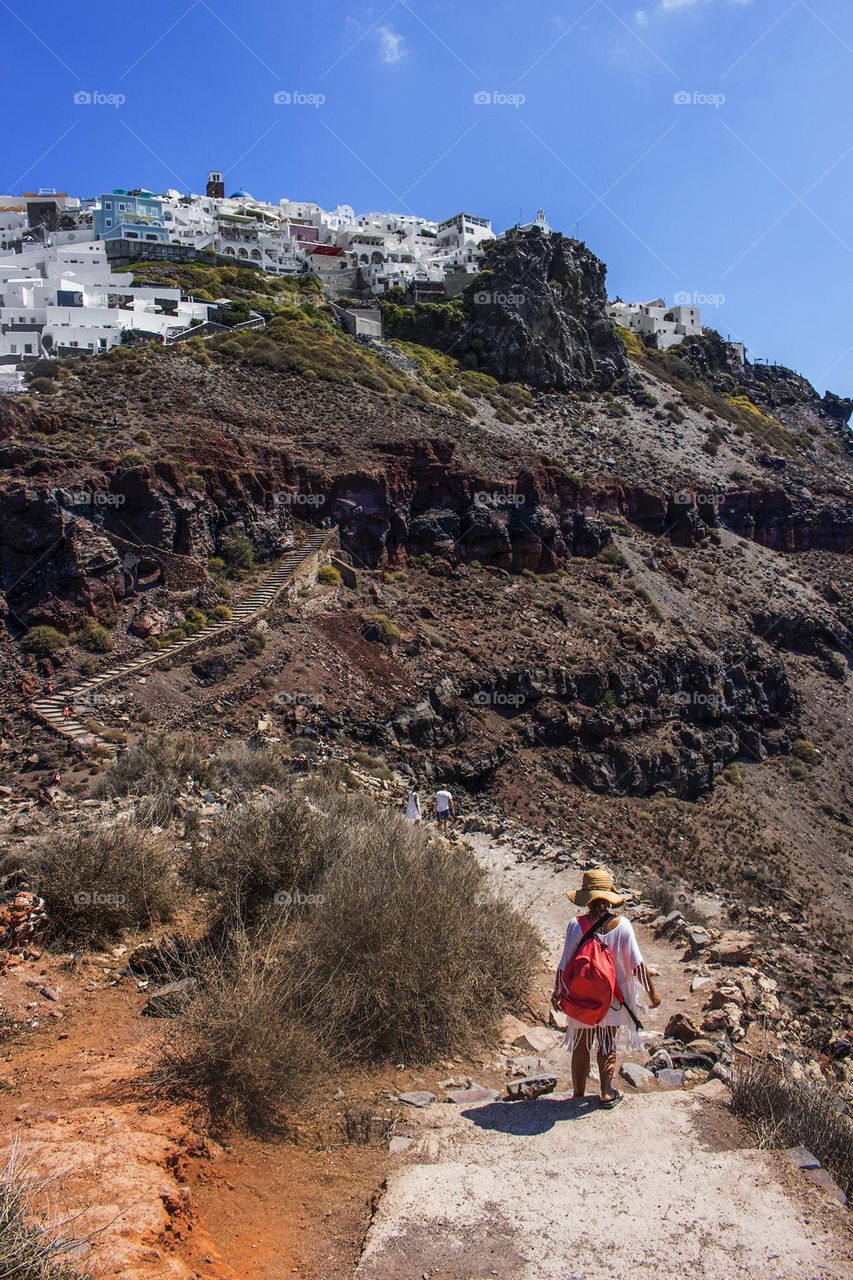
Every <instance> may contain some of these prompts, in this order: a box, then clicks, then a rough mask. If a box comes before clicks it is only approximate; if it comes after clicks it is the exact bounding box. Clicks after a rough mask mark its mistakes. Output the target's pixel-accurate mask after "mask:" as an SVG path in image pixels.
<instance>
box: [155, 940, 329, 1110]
mask: <svg viewBox="0 0 853 1280" xmlns="http://www.w3.org/2000/svg"><path fill="white" fill-rule="evenodd" d="M197 972H198V977H199V980H200V992H199V995H198V996H197V997H196V999H195V1000H194V1001H193V1002H192V1004H191V1005H190V1006H189V1009H188V1010H187V1011H186V1013H185V1014H184V1015H183V1016H182V1017H181V1018H179V1019H176V1020H175V1021H174V1022H173V1023H171V1024H170V1026H169V1028H168V1030H167V1031H166V1033H165V1036H164V1039H163V1041H162V1043H161V1046H160V1049H159V1055H158V1061H157V1064H156V1066H155V1068H154V1072H153V1083H154V1085H155V1087H156V1088H157V1090H158V1091H161V1092H165V1093H167V1094H168V1095H169V1096H170V1097H173V1098H179V1099H182V1100H184V1101H188V1102H190V1103H194V1104H198V1105H201V1106H203V1107H204V1109H205V1110H206V1111H207V1113H208V1114H209V1115H210V1116H211V1117H212V1119H213V1120H214V1122H215V1123H216V1124H217V1125H218V1126H220V1127H222V1128H226V1127H228V1126H230V1125H233V1124H242V1125H246V1126H247V1127H249V1128H251V1129H257V1130H262V1129H273V1130H280V1129H283V1128H285V1127H286V1125H287V1115H288V1112H289V1110H290V1109H291V1108H292V1107H293V1106H294V1105H296V1104H298V1103H299V1102H301V1101H303V1099H304V1098H305V1097H306V1096H307V1095H308V1094H310V1092H311V1091H312V1088H313V1086H314V1085H315V1083H316V1082H317V1080H318V1079H319V1078H320V1077H321V1076H322V1074H323V1070H324V1068H325V1066H326V1062H325V1055H324V1052H323V1050H322V1047H321V1046H322V1043H323V1036H322V1032H321V1031H319V1032H318V1031H317V1030H315V1029H312V1027H311V1026H310V1025H309V1021H308V1017H307V1015H306V1012H305V1010H306V1009H309V1008H310V1007H311V1004H312V1001H313V999H315V998H316V996H317V994H318V987H317V984H316V982H315V981H314V975H313V974H312V973H311V971H310V968H309V967H307V966H306V965H305V964H304V963H302V961H301V960H300V959H299V958H298V957H296V956H294V955H293V953H292V951H291V950H290V948H289V946H288V940H287V936H286V934H285V932H284V931H283V929H282V927H281V925H280V924H279V925H278V926H275V927H273V928H271V929H268V930H265V931H264V932H262V933H255V934H253V935H252V936H249V935H248V934H247V933H245V932H244V931H242V930H239V929H234V930H232V931H231V933H230V934H229V935H228V938H227V941H226V942H225V943H224V945H221V946H219V947H216V948H210V949H209V950H208V951H207V952H206V953H205V954H203V955H202V957H201V961H200V964H199V967H198V970H197Z"/></svg>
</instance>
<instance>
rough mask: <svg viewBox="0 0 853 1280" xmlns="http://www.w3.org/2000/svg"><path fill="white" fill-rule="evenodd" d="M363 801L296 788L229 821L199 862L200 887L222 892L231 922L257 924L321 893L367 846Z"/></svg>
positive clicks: (201, 851) (369, 810) (196, 863)
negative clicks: (339, 865)
mask: <svg viewBox="0 0 853 1280" xmlns="http://www.w3.org/2000/svg"><path fill="white" fill-rule="evenodd" d="M375 812H376V811H375V809H373V807H372V806H368V808H367V809H366V808H365V804H364V802H363V800H361V799H360V798H359V797H354V796H342V795H338V794H336V793H335V792H334V791H332V790H331V788H327V787H323V786H317V785H315V786H313V787H312V788H311V792H310V794H309V793H308V792H307V791H306V790H305V789H304V788H300V787H297V786H296V785H295V784H290V785H289V786H287V787H286V788H284V789H283V790H282V792H281V794H280V795H279V796H277V797H274V798H273V797H264V798H262V799H256V800H253V801H250V802H248V803H246V804H244V805H241V806H239V807H238V808H236V809H234V810H232V811H231V812H230V813H228V814H226V815H225V817H224V818H223V819H222V820H221V821H220V822H219V823H218V825H217V827H216V828H215V830H214V832H213V835H212V839H211V842H210V844H209V845H207V846H206V847H203V848H201V849H199V851H198V852H197V854H196V857H195V859H194V875H195V878H196V882H197V883H198V884H199V885H200V886H202V887H204V888H209V889H213V890H215V891H216V893H217V894H218V897H219V903H220V907H221V909H222V910H223V911H224V912H225V914H226V915H227V916H228V918H232V919H236V920H237V921H240V922H241V923H248V924H253V923H255V922H257V921H258V920H259V919H261V918H262V917H263V916H264V915H265V913H267V912H269V911H271V910H275V909H277V908H279V907H281V906H282V905H292V904H293V903H295V902H296V901H297V899H298V897H299V896H300V895H313V894H315V893H316V892H317V890H318V886H319V883H320V879H321V877H322V875H323V872H324V871H325V869H326V867H327V866H329V865H331V864H332V863H334V862H336V861H337V860H338V859H339V858H340V857H341V856H342V854H343V853H344V852H345V851H346V850H348V849H349V848H350V846H351V845H352V844H353V843H356V842H357V841H358V840H359V838H360V834H359V833H360V830H361V827H362V825H363V824H364V823H365V821H366V817H365V815H366V814H367V815H368V816H369V817H370V818H372V819H373V820H374V821H375Z"/></svg>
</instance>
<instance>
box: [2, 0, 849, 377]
mask: <svg viewBox="0 0 853 1280" xmlns="http://www.w3.org/2000/svg"><path fill="white" fill-rule="evenodd" d="M125 12H126V13H127V14H128V17H127V19H125V17H124V13H125ZM851 81H853V4H851V3H850V0H563V3H560V2H559V0H492V3H491V4H485V3H482V2H481V3H472V2H471V0H395V2H391V3H388V4H386V3H384V2H383V0H378V2H377V3H375V4H369V3H365V4H361V3H357V2H355V0H312V3H310V4H308V3H304V2H302V3H295V2H294V3H291V0H240V2H239V3H237V4H234V3H231V4H226V3H225V0H148V2H147V3H146V4H145V5H143V6H131V7H128V8H127V9H126V10H125V9H124V8H123V6H117V5H101V6H93V5H74V4H68V3H66V2H65V0H63V3H61V4H60V3H58V2H57V0H43V2H42V3H41V4H40V5H31V4H25V3H24V0H0V107H2V118H3V120H4V122H5V126H6V127H5V128H4V139H3V147H2V149H0V191H2V192H3V193H11V194H17V193H18V192H20V191H21V190H23V189H26V190H31V189H35V188H37V187H39V186H53V187H56V188H57V189H60V190H68V191H70V192H72V193H74V194H79V195H90V194H93V193H95V192H100V191H101V190H104V189H107V190H108V189H110V188H112V187H114V186H137V185H139V186H147V187H150V188H152V189H153V190H161V189H163V188H165V187H168V186H175V187H178V188H181V189H184V190H196V191H199V190H201V189H202V188H203V184H204V180H205V176H206V172H207V170H208V168H222V169H224V170H225V172H226V184H227V189H228V190H229V191H232V190H236V189H237V188H243V189H245V190H248V191H251V192H252V193H253V194H254V195H256V196H258V197H261V198H265V199H271V200H277V199H278V198H279V197H280V196H290V197H292V198H298V199H312V200H317V201H318V202H320V203H321V204H323V205H325V206H327V207H328V206H334V205H336V204H338V203H350V204H353V205H354V206H355V207H356V209H358V210H366V209H394V210H409V211H412V212H416V213H419V214H423V215H425V216H427V217H433V218H441V217H446V216H448V215H450V214H452V213H455V212H457V211H458V210H460V209H462V208H465V209H467V210H469V211H471V212H474V213H482V214H485V215H487V216H490V217H491V218H492V219H493V221H494V223H495V226H496V227H497V228H498V229H502V228H503V227H505V226H507V225H510V224H512V223H514V222H516V221H518V219H519V216H520V215H521V216H523V217H524V219H525V220H526V219H528V218H532V217H533V216H534V215H535V213H536V210H537V208H539V207H540V206H541V207H543V208H544V209H545V211H546V213H547V214H548V216H549V218H550V219H551V222H552V223H553V224H554V225H555V226H556V227H558V228H559V229H561V230H564V231H567V232H570V233H574V231H575V228H576V225H577V224H578V223H579V226H580V235H581V237H582V238H583V239H584V240H586V241H587V243H588V244H589V245H590V246H591V248H592V249H593V250H594V252H595V253H597V254H598V255H599V256H600V257H601V258H603V259H604V261H605V262H606V263H607V265H608V284H609V289H610V292H611V294H612V295H615V294H617V293H618V294H620V295H621V296H622V297H624V298H626V299H629V298H630V299H636V298H651V297H656V296H663V297H666V298H667V299H672V298H673V297H674V296H675V295H676V294H679V293H683V294H689V295H690V296H691V298H692V297H694V296H695V297H696V298H697V300H698V301H699V302H700V303H702V304H703V306H704V316H705V320H706V323H709V324H712V325H713V326H714V327H716V328H718V329H720V330H721V332H723V333H724V334H731V335H732V336H733V337H738V338H741V339H742V340H744V341H745V342H746V343H747V345H748V346H749V349H750V352H751V354H752V355H753V356H760V357H764V358H768V359H770V360H778V361H779V362H781V363H785V364H788V365H790V366H792V367H793V368H796V369H798V370H800V371H801V372H803V373H805V374H806V375H807V376H808V377H810V378H811V379H812V380H813V381H814V382H815V383H816V385H817V386H818V387H819V388H820V389H821V390H824V389H826V388H827V387H828V388H830V389H833V390H836V391H838V392H842V393H845V394H847V395H851V396H853V324H851V320H850V315H851V310H850V303H849V299H850V297H851V295H853V224H851V218H850V203H851V202H850V194H851V186H853V134H851V130H850V118H851V113H850V93H849V86H850V83H851ZM276 94H278V95H279V97H281V95H285V96H287V95H289V96H290V99H291V100H290V102H286V101H285V102H281V101H279V102H276V99H275V95H276ZM478 94H479V95H480V100H479V101H478V100H477V97H476V95H478ZM80 95H83V96H84V97H85V96H86V95H89V96H90V97H92V96H94V95H101V96H102V97H104V96H105V97H107V98H111V99H112V102H108V101H89V102H86V101H83V102H81V101H79V97H80ZM484 95H485V97H486V98H487V99H489V100H487V101H483V100H482V98H483V96H484ZM676 95H681V97H680V98H677V97H676ZM75 96H76V98H77V99H78V100H76V101H75Z"/></svg>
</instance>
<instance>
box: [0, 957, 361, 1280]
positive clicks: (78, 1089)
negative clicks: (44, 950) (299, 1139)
mask: <svg viewBox="0 0 853 1280" xmlns="http://www.w3.org/2000/svg"><path fill="white" fill-rule="evenodd" d="M61 963H62V962H61V961H58V960H57V959H55V958H50V959H48V958H46V960H45V961H40V962H38V963H36V964H30V965H27V966H25V968H23V969H21V970H20V971H18V973H10V974H8V975H6V976H4V977H3V978H2V979H0V984H2V987H3V991H2V993H0V995H1V996H2V999H3V1002H4V1003H7V1002H9V1003H12V1004H13V1005H16V1006H17V1008H18V1009H20V1005H21V999H22V997H23V995H24V993H26V995H28V996H30V997H31V998H32V1000H34V1001H35V1002H36V1003H37V1006H38V1007H37V1008H36V1009H34V1010H30V1016H31V1017H35V1016H36V1015H38V1020H39V1023H40V1025H39V1026H38V1027H37V1028H35V1029H33V1030H31V1031H29V1032H27V1033H25V1035H24V1036H23V1038H22V1039H20V1040H19V1041H18V1042H17V1043H14V1044H12V1045H7V1046H6V1054H5V1055H4V1056H5V1061H4V1063H3V1068H2V1078H0V1134H2V1143H3V1146H4V1147H5V1146H6V1144H7V1143H9V1142H13V1141H16V1140H17V1143H18V1145H19V1147H20V1148H21V1149H22V1154H25V1155H29V1156H30V1157H31V1158H32V1159H33V1160H34V1162H35V1163H37V1165H38V1166H39V1168H40V1170H41V1171H43V1172H46V1173H48V1174H50V1175H51V1176H52V1181H51V1184H50V1188H49V1192H50V1200H51V1208H52V1210H53V1211H54V1212H55V1213H56V1214H57V1215H58V1216H60V1217H61V1216H65V1215H77V1214H80V1213H81V1211H82V1217H80V1218H79V1219H78V1220H75V1222H74V1227H73V1230H74V1234H75V1235H83V1234H86V1233H88V1232H90V1231H94V1232H96V1233H97V1234H96V1235H95V1237H94V1238H93V1241H92V1248H91V1251H90V1252H89V1253H87V1254H86V1255H85V1257H84V1258H82V1259H81V1261H83V1262H86V1263H90V1264H92V1265H96V1269H97V1271H98V1273H99V1274H102V1275H105V1276H109V1275H117V1276H121V1277H122V1280H155V1278H156V1280H162V1278H164V1277H168V1278H169V1280H189V1278H190V1277H204V1280H236V1278H237V1277H240V1280H263V1278H266V1277H269V1278H272V1277H279V1276H284V1275H289V1274H291V1273H292V1274H294V1275H298V1276H301V1277H305V1278H306V1280H314V1278H315V1277H316V1278H317V1280H319V1277H323V1280H326V1278H327V1277H328V1278H329V1280H334V1278H335V1277H338V1276H340V1277H343V1276H351V1275H352V1273H353V1270H354V1268H355V1265H356V1260H357V1258H358V1255H359V1252H360V1249H361V1244H362V1240H363V1237H364V1232H365V1231H366V1228H367V1223H368V1219H369V1216H370V1205H371V1201H372V1198H373V1195H374V1192H375V1190H376V1188H377V1187H378V1185H379V1183H380V1182H381V1180H382V1177H383V1173H384V1162H385V1158H386V1153H385V1151H384V1150H383V1149H378V1148H375V1147H374V1148H368V1149H363V1148H355V1149H353V1148H339V1149H337V1150H334V1149H333V1150H331V1151H317V1150H313V1149H309V1148H307V1147H302V1146H293V1145H286V1144H284V1143H275V1144H266V1145H265V1144H261V1143H257V1142H254V1141H252V1140H250V1139H246V1138H238V1139H236V1140H235V1141H234V1142H233V1143H232V1144H229V1146H228V1149H227V1150H223V1148H221V1147H220V1146H218V1145H217V1144H216V1143H213V1142H211V1141H209V1140H207V1139H205V1138H204V1137H202V1136H201V1135H200V1134H199V1133H198V1132H196V1131H195V1129H194V1127H193V1125H192V1122H191V1120H190V1119H189V1118H188V1116H187V1115H186V1113H185V1112H184V1111H182V1110H180V1109H178V1108H176V1107H174V1106H171V1105H167V1104H164V1103H162V1102H160V1101H157V1100H151V1101H147V1100H146V1099H145V1098H144V1096H142V1095H141V1091H140V1080H141V1077H142V1073H143V1072H144V1070H145V1062H146V1059H147V1057H148V1056H149V1054H150V1051H151V1049H152V1046H153V1042H154V1041H155V1039H156V1037H157V1035H158V1034H159V1033H160V1031H161V1029H162V1024H157V1023H152V1022H149V1021H148V1020H146V1019H144V1018H142V1017H140V1008H141V1006H142V1003H143V1000H144V997H143V996H142V995H140V994H139V993H138V992H137V991H136V990H135V988H134V987H132V986H131V985H130V984H127V983H122V984H120V985H118V986H108V985H103V982H104V980H103V978H102V977H101V978H98V977H97V976H93V975H96V974H97V970H96V969H95V968H94V966H87V972H86V973H85V974H83V975H80V976H78V975H75V974H72V973H70V972H68V971H67V970H63V969H62V968H61V967H60V966H61ZM42 973H43V975H44V976H42ZM39 977H41V980H42V982H45V981H46V982H47V983H48V984H49V986H50V987H51V988H52V989H53V990H54V991H55V992H56V993H57V995H58V996H59V1000H58V1001H46V1000H45V999H44V998H43V997H41V996H40V995H39V991H38V988H37V987H34V988H32V989H30V988H27V987H26V985H25V984H26V982H27V980H28V979H29V980H32V981H35V980H36V978H39ZM87 981H92V982H97V984H98V985H97V987H96V988H95V989H87V987H86V985H85V983H86V982H87ZM51 1012H52V1013H53V1014H55V1015H60V1014H61V1015H62V1016H61V1017H53V1016H50V1014H51Z"/></svg>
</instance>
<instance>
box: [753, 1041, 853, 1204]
mask: <svg viewBox="0 0 853 1280" xmlns="http://www.w3.org/2000/svg"><path fill="white" fill-rule="evenodd" d="M732 1109H733V1110H734V1111H735V1113H736V1114H737V1115H739V1116H742V1117H743V1118H744V1119H745V1120H746V1121H747V1123H748V1124H749V1125H750V1126H751V1128H752V1129H753V1130H754V1131H755V1132H756V1134H757V1136H758V1139H759V1141H760V1143H761V1144H762V1146H766V1147H806V1149H807V1150H809V1151H810V1152H811V1153H812V1155H813V1156H815V1157H816V1158H817V1159H818V1160H819V1161H820V1162H821V1164H822V1165H823V1166H824V1168H825V1169H827V1170H828V1171H829V1172H830V1173H831V1174H832V1176H833V1177H834V1178H835V1180H836V1181H837V1182H838V1184H839V1186H840V1187H841V1189H842V1190H843V1191H844V1193H845V1195H847V1196H848V1197H849V1198H851V1199H853V1121H851V1119H850V1117H849V1116H848V1115H846V1114H845V1111H844V1106H843V1103H842V1102H841V1100H840V1099H839V1098H838V1097H837V1095H835V1094H833V1093H832V1091H831V1090H830V1089H829V1088H827V1086H826V1085H822V1084H819V1083H818V1082H817V1081H814V1080H809V1079H807V1078H806V1077H805V1076H804V1075H803V1074H802V1072H797V1074H796V1075H794V1074H793V1073H792V1072H791V1070H790V1069H788V1070H786V1069H785V1068H784V1067H783V1066H781V1065H780V1064H779V1063H777V1062H775V1061H773V1060H771V1059H769V1058H764V1059H747V1060H746V1062H742V1063H740V1064H739V1065H738V1068H737V1070H736V1071H735V1073H734V1076H733V1078H732Z"/></svg>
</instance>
